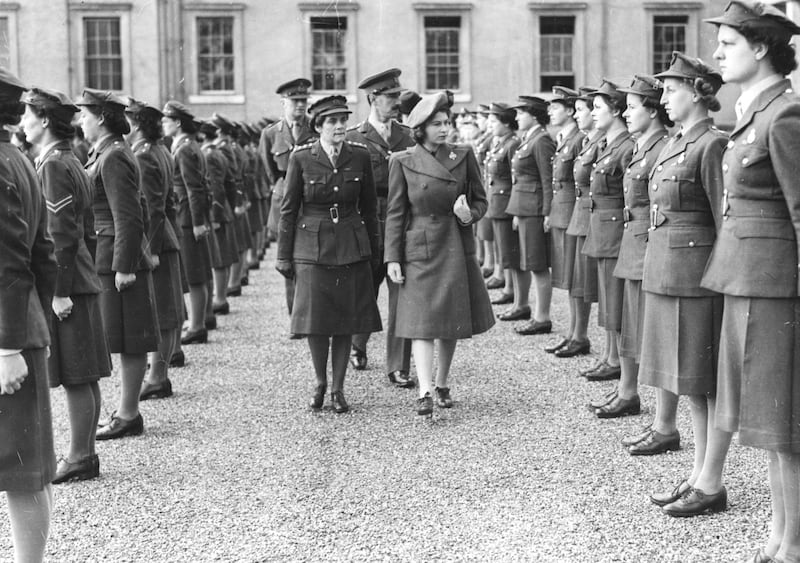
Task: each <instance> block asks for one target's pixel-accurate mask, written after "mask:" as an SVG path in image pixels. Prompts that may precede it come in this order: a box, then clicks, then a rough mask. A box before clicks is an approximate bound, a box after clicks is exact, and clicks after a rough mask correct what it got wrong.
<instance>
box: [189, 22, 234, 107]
mask: <svg viewBox="0 0 800 563" xmlns="http://www.w3.org/2000/svg"><path fill="white" fill-rule="evenodd" d="M235 66H236V65H235V59H234V55H233V18H232V17H219V18H216V17H215V18H197V87H198V90H199V91H200V92H219V91H231V90H234V89H235V82H234V69H235Z"/></svg>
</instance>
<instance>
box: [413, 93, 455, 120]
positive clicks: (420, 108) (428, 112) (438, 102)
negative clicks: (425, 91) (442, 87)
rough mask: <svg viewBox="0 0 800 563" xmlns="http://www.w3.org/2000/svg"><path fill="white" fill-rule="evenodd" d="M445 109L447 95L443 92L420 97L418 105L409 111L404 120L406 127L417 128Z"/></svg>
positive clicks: (446, 106)
mask: <svg viewBox="0 0 800 563" xmlns="http://www.w3.org/2000/svg"><path fill="white" fill-rule="evenodd" d="M447 108H448V105H447V94H446V93H444V92H438V93H436V94H430V95H428V96H422V98H421V99H420V101H419V103H418V104H417V105H416V106H414V109H413V110H411V113H410V114H409V116H408V119H406V125H408V126H409V127H411V128H412V129H413V128H415V127H419V126H420V125H422V124H423V123H425V122H426V121H428V119H430V117H431V116H432V115H433V114H435V113H436V112H437V111H440V110H444V109H447Z"/></svg>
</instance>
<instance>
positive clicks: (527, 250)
mask: <svg viewBox="0 0 800 563" xmlns="http://www.w3.org/2000/svg"><path fill="white" fill-rule="evenodd" d="M517 221H518V224H519V227H518V229H517V234H518V236H519V254H520V259H519V269H520V270H523V271H526V272H543V271H544V270H547V269H548V268H549V267H550V236H549V235H548V234H547V233H545V232H544V217H518V218H517Z"/></svg>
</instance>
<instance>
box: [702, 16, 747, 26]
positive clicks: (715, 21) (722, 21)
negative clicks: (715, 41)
mask: <svg viewBox="0 0 800 563" xmlns="http://www.w3.org/2000/svg"><path fill="white" fill-rule="evenodd" d="M703 21H704V22H705V23H710V24H712V25H727V26H730V27H736V28H739V27H741V26H742V23H741V22H740V21H738V20H735V19H733V18H730V17H728V15H726V14H723V15H721V16H717V17H716V18H706V19H704V20H703Z"/></svg>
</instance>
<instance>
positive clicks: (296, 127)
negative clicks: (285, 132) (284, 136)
mask: <svg viewBox="0 0 800 563" xmlns="http://www.w3.org/2000/svg"><path fill="white" fill-rule="evenodd" d="M292 137H294V140H295V142H297V140H298V139H300V124H299V123H297V122H296V121H293V122H292Z"/></svg>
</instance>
